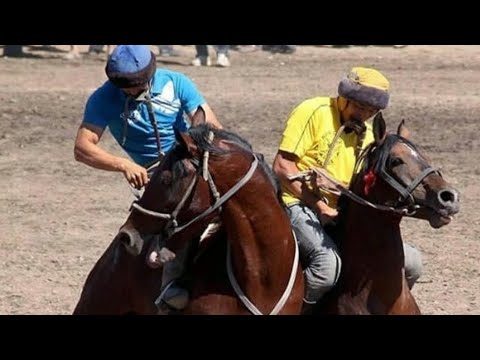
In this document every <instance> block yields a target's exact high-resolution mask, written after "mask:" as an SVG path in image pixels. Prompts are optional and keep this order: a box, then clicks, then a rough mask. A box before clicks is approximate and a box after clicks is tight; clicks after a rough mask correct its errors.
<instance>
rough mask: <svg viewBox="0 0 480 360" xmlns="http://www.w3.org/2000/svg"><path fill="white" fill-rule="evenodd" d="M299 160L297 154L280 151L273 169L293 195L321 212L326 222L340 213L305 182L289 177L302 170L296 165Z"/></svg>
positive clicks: (322, 218)
mask: <svg viewBox="0 0 480 360" xmlns="http://www.w3.org/2000/svg"><path fill="white" fill-rule="evenodd" d="M297 160H298V158H297V156H296V155H294V154H292V153H288V152H286V151H279V152H278V154H277V156H276V157H275V160H274V163H273V171H274V172H275V174H276V175H277V176H278V178H279V180H280V182H281V184H282V186H283V187H284V188H285V189H287V190H288V191H289V192H290V193H291V194H292V195H295V196H296V197H297V198H298V199H301V200H302V202H304V203H305V204H306V205H307V206H308V207H310V208H311V209H313V210H315V211H316V212H317V213H318V214H319V216H320V220H321V222H322V223H323V224H325V223H327V222H328V221H329V220H331V219H332V218H334V217H336V216H337V215H338V213H337V210H336V209H333V208H331V207H329V206H328V205H327V204H326V203H325V202H324V201H322V200H321V199H319V198H318V197H317V196H316V195H315V194H314V193H313V192H312V191H311V190H310V189H309V188H308V187H307V186H306V184H305V183H304V182H302V181H300V180H289V179H288V177H289V176H291V175H295V174H298V173H299V172H300V171H299V169H298V167H297V165H296V161H297Z"/></svg>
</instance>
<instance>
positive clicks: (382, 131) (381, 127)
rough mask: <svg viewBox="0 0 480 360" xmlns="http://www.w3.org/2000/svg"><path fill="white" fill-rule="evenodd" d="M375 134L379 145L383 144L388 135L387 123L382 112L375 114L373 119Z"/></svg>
mask: <svg viewBox="0 0 480 360" xmlns="http://www.w3.org/2000/svg"><path fill="white" fill-rule="evenodd" d="M373 135H374V136H375V143H376V144H377V145H378V144H381V143H382V142H383V140H385V136H386V135H387V125H386V124H385V120H384V119H383V114H382V112H379V113H378V114H377V115H375V118H374V119H373Z"/></svg>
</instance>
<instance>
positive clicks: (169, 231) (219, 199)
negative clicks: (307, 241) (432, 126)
mask: <svg viewBox="0 0 480 360" xmlns="http://www.w3.org/2000/svg"><path fill="white" fill-rule="evenodd" d="M208 140H209V142H210V143H211V142H212V141H213V132H210V133H209V137H208ZM252 156H253V161H252V163H251V165H250V168H249V169H248V171H247V173H246V174H245V175H244V176H243V177H242V178H241V179H240V180H238V181H237V183H236V184H235V185H234V186H233V187H232V188H231V189H230V190H228V191H227V192H226V193H225V194H223V195H220V194H219V192H218V190H217V187H216V185H215V182H214V180H213V178H212V175H211V173H210V170H209V169H208V160H209V152H208V150H207V151H204V153H203V155H202V162H200V161H199V160H197V159H189V161H190V162H191V163H192V165H193V166H194V167H195V168H196V174H195V175H194V176H193V177H192V179H191V180H190V183H189V185H188V187H187V190H186V191H185V194H184V195H183V197H182V199H181V200H180V202H179V203H178V204H177V206H176V207H175V209H174V210H173V211H172V212H171V213H169V214H168V213H161V212H157V211H152V210H149V209H146V208H144V207H143V206H141V205H140V204H139V203H138V200H136V201H134V202H133V203H132V205H131V207H130V211H134V210H136V211H139V212H141V213H142V214H145V215H149V216H152V217H155V218H158V219H162V220H167V221H168V222H167V224H166V225H165V228H164V230H163V231H164V236H165V238H164V239H163V240H164V241H168V240H169V239H170V238H171V237H172V236H173V235H175V234H177V233H179V232H181V231H182V230H184V229H186V228H188V227H189V226H190V225H192V224H194V223H196V222H198V221H200V220H201V219H203V218H205V217H207V216H208V215H210V214H212V213H213V212H215V211H216V210H220V211H221V207H222V205H223V204H225V203H226V202H227V201H228V200H229V199H230V198H231V197H232V196H234V195H235V194H236V193H237V192H238V191H239V190H240V189H241V188H242V187H243V186H244V185H245V184H246V183H247V182H248V181H249V180H250V179H251V178H252V176H253V174H254V173H255V170H256V169H257V166H258V162H259V161H258V158H257V155H256V154H254V153H252ZM201 178H202V179H203V180H204V181H207V182H208V185H209V188H210V191H211V192H212V194H213V196H214V198H215V202H214V203H213V204H212V205H210V207H209V208H208V209H206V210H205V211H204V212H202V213H201V214H200V215H198V216H196V217H195V218H193V219H191V220H189V221H187V222H186V223H184V224H182V225H180V224H179V223H178V220H177V218H178V215H179V213H180V211H181V210H182V209H183V207H184V206H185V204H186V202H187V200H188V198H189V197H190V196H191V195H192V192H193V190H194V188H195V185H196V184H197V182H198V181H200V179H201ZM292 234H293V237H294V241H293V243H294V248H295V253H294V257H293V264H292V270H291V272H290V276H289V280H288V283H287V286H286V288H285V291H284V292H283V294H282V296H281V297H280V299H279V300H278V302H277V303H276V305H275V306H274V307H273V309H272V311H271V312H270V313H269V315H277V314H278V313H279V312H280V311H281V310H282V309H283V307H284V305H285V303H286V302H287V300H288V298H289V296H290V294H291V292H292V289H293V286H294V284H295V279H296V273H297V268H298V265H299V249H298V243H297V240H296V238H295V233H293V232H292ZM226 267H227V275H228V279H229V281H230V284H231V285H232V288H233V290H234V291H235V293H236V294H237V296H238V297H239V299H240V301H241V302H242V303H243V304H244V305H245V307H246V308H247V309H248V310H249V311H250V312H251V313H252V314H254V315H263V313H262V312H261V311H260V310H259V309H258V308H257V307H256V306H255V305H254V304H253V303H252V302H251V301H250V300H249V299H248V297H247V296H246V294H245V293H244V292H243V290H242V289H241V287H240V285H239V283H238V281H237V280H236V278H235V275H234V271H233V266H232V257H231V246H230V243H229V242H228V243H227V256H226Z"/></svg>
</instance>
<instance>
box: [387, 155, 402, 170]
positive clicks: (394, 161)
mask: <svg viewBox="0 0 480 360" xmlns="http://www.w3.org/2000/svg"><path fill="white" fill-rule="evenodd" d="M402 164H404V162H403V160H402V159H400V158H397V157H394V158H391V159H390V167H392V168H394V167H396V166H400V165H402Z"/></svg>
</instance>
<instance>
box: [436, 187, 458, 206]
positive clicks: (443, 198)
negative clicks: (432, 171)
mask: <svg viewBox="0 0 480 360" xmlns="http://www.w3.org/2000/svg"><path fill="white" fill-rule="evenodd" d="M438 201H439V202H440V204H442V205H444V206H446V205H454V204H456V203H458V192H457V191H456V190H453V189H447V190H442V191H440V192H439V193H438Z"/></svg>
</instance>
